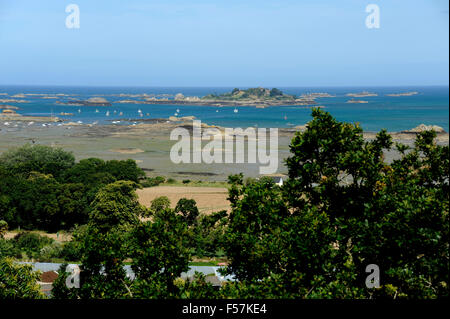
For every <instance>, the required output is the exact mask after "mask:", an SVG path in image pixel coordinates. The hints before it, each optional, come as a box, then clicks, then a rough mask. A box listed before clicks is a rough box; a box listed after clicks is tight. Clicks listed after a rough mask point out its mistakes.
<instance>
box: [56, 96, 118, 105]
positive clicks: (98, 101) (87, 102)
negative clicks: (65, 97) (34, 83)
mask: <svg viewBox="0 0 450 319" xmlns="http://www.w3.org/2000/svg"><path fill="white" fill-rule="evenodd" d="M55 103H56V104H61V105H70V106H111V105H112V104H111V103H110V102H108V101H107V100H106V99H105V98H102V97H91V98H89V99H87V100H71V101H63V102H61V101H56V102H55Z"/></svg>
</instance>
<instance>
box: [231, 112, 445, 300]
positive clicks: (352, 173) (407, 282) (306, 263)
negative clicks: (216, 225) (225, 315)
mask: <svg viewBox="0 0 450 319" xmlns="http://www.w3.org/2000/svg"><path fill="white" fill-rule="evenodd" d="M313 116H314V119H313V120H312V121H311V122H310V123H309V124H308V127H307V130H306V131H305V132H303V133H297V134H296V136H295V137H294V139H293V140H292V143H291V153H292V156H291V157H290V158H289V159H288V160H287V166H288V169H289V180H288V181H287V182H286V183H285V185H284V186H283V187H282V188H279V187H278V186H276V185H274V184H273V183H272V182H271V181H270V180H266V179H262V180H260V181H258V182H255V183H250V184H249V185H243V182H242V178H241V177H239V176H238V177H235V178H234V180H233V181H232V182H233V186H232V189H231V191H230V201H231V203H232V208H233V211H232V213H231V215H230V222H229V227H228V229H227V235H226V244H225V249H226V253H227V256H228V257H229V258H230V259H231V264H230V267H229V272H233V273H234V274H235V275H236V276H237V278H238V279H239V280H240V281H241V283H240V287H239V289H241V294H243V295H244V296H245V295H247V294H248V292H251V294H248V296H259V297H288V298H291V297H292V298H298V297H313V298H314V297H319V298H324V297H330V298H355V297H359V298H368V297H374V296H378V297H379V296H385V297H390V298H397V297H408V298H430V297H442V296H448V273H449V215H448V205H449V204H448V203H449V201H448V194H449V193H448V191H449V189H448V187H449V180H448V176H449V175H448V164H449V149H448V146H438V145H436V143H435V142H434V141H433V139H434V137H435V133H434V132H423V133H420V134H419V135H418V136H417V140H416V142H415V145H414V148H413V149H409V150H408V148H407V147H406V146H404V145H401V144H397V145H396V149H397V150H398V151H399V152H400V154H401V157H400V158H399V159H396V160H394V161H393V162H392V163H390V164H389V163H386V162H385V161H384V153H383V152H384V151H386V150H390V149H391V148H392V141H391V137H390V136H389V135H388V134H386V132H385V131H381V132H380V133H379V134H378V135H377V136H376V138H375V139H374V140H372V141H365V140H364V139H363V137H362V130H361V128H360V127H359V126H357V125H352V124H347V123H340V122H338V121H336V120H335V119H334V118H332V117H331V115H330V114H328V113H326V112H323V111H320V110H314V111H313ZM369 264H376V265H378V267H379V269H380V272H381V281H382V286H381V288H380V289H376V290H374V289H367V288H366V286H365V279H366V277H367V275H368V274H367V273H366V272H365V269H366V266H367V265H369ZM241 296H242V295H241Z"/></svg>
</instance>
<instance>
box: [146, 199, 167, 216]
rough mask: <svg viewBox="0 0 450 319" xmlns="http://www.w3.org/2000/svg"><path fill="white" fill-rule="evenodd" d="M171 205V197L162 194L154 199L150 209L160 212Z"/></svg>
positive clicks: (155, 212) (156, 212) (153, 211)
mask: <svg viewBox="0 0 450 319" xmlns="http://www.w3.org/2000/svg"><path fill="white" fill-rule="evenodd" d="M169 207H170V199H169V198H168V197H167V196H160V197H157V198H155V199H154V200H152V204H151V205H150V211H151V212H152V213H154V214H158V213H159V212H162V211H164V210H166V209H168V208H169Z"/></svg>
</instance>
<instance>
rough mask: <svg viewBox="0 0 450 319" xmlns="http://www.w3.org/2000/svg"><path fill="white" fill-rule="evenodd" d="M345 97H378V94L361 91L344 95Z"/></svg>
mask: <svg viewBox="0 0 450 319" xmlns="http://www.w3.org/2000/svg"><path fill="white" fill-rule="evenodd" d="M346 95H347V96H351V97H368V96H378V94H376V93H370V92H367V91H362V92H360V93H348V94H346Z"/></svg>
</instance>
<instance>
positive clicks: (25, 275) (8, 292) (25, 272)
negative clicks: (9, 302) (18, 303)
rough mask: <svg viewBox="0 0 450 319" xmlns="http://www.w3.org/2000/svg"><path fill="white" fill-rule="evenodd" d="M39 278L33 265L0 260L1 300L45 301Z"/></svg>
mask: <svg viewBox="0 0 450 319" xmlns="http://www.w3.org/2000/svg"><path fill="white" fill-rule="evenodd" d="M39 277H40V276H39V273H37V272H34V271H33V268H32V266H31V265H20V264H17V263H15V262H14V260H13V259H11V258H0V299H43V298H44V294H43V293H42V292H41V291H40V287H39V284H38V283H37V281H38V280H39V279H40V278H39Z"/></svg>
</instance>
